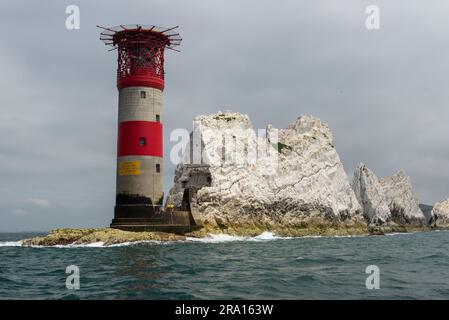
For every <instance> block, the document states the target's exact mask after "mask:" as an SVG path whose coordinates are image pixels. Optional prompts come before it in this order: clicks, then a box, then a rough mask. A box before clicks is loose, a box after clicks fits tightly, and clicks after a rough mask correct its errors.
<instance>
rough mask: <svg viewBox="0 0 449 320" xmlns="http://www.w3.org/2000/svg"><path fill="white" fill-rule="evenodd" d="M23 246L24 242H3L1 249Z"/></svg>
mask: <svg viewBox="0 0 449 320" xmlns="http://www.w3.org/2000/svg"><path fill="white" fill-rule="evenodd" d="M20 246H22V241H2V242H0V247H20Z"/></svg>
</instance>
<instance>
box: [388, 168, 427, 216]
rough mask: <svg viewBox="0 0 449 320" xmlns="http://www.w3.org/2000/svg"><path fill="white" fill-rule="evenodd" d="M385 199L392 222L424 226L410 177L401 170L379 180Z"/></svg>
mask: <svg viewBox="0 0 449 320" xmlns="http://www.w3.org/2000/svg"><path fill="white" fill-rule="evenodd" d="M380 184H381V185H382V188H383V189H384V192H385V195H386V197H387V202H388V207H389V208H390V212H391V217H392V220H393V221H395V222H396V223H398V224H404V225H406V224H412V225H425V224H426V218H425V216H424V213H423V212H422V211H421V209H420V208H419V202H418V198H417V197H416V195H415V193H414V192H413V187H412V182H411V180H410V177H409V176H407V175H406V174H405V172H404V171H403V170H401V171H398V172H397V173H395V174H394V175H392V176H389V177H385V178H382V179H380Z"/></svg>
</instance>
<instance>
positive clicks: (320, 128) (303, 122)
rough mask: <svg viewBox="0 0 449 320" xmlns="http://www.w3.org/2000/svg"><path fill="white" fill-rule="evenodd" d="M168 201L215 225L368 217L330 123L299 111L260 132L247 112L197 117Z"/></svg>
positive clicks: (354, 221)
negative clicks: (280, 125) (285, 124)
mask: <svg viewBox="0 0 449 320" xmlns="http://www.w3.org/2000/svg"><path fill="white" fill-rule="evenodd" d="M174 182H175V184H174V186H173V188H172V189H171V190H170V194H169V197H168V200H167V203H168V204H170V205H174V206H175V207H177V208H181V209H191V210H192V214H193V216H194V218H195V221H197V222H199V223H202V224H204V225H212V226H218V227H224V228H227V227H233V226H248V227H251V226H265V227H267V228H272V229H273V228H276V227H279V226H282V227H285V228H307V227H308V226H310V225H315V226H316V225H319V226H323V225H332V226H336V225H338V226H345V228H346V227H350V226H355V225H359V224H362V223H364V221H363V216H362V214H361V207H360V205H359V203H358V201H357V198H356V196H355V194H354V192H353V191H352V188H351V186H350V184H349V182H348V179H347V176H346V173H345V171H344V169H343V165H342V163H341V161H340V158H339V156H338V154H337V152H336V150H335V148H334V146H333V145H332V134H331V132H330V130H329V128H328V126H327V125H326V124H324V123H322V122H321V121H320V120H319V119H317V118H314V117H311V116H301V117H299V118H298V119H297V120H296V121H294V122H293V123H292V124H291V125H290V126H289V127H288V128H286V129H281V130H277V129H275V128H273V127H271V126H268V127H267V130H266V136H264V137H260V136H258V135H257V134H256V132H255V131H254V130H253V128H252V124H251V121H250V119H249V117H248V116H247V115H244V114H240V113H232V112H226V113H221V112H219V113H217V114H212V115H201V116H198V117H196V118H195V120H194V128H193V131H192V134H191V142H190V143H189V144H188V145H187V147H186V149H185V152H184V157H183V160H182V162H181V163H180V164H178V166H177V168H176V172H175V181H174Z"/></svg>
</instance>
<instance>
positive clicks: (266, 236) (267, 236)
mask: <svg viewBox="0 0 449 320" xmlns="http://www.w3.org/2000/svg"><path fill="white" fill-rule="evenodd" d="M286 239H293V238H292V237H280V236H276V235H275V234H274V233H272V232H267V231H266V232H263V233H261V234H259V235H258V236H255V237H248V236H231V235H228V234H210V235H207V236H205V237H204V238H191V237H188V238H187V239H186V241H189V242H203V243H222V242H233V241H272V240H286Z"/></svg>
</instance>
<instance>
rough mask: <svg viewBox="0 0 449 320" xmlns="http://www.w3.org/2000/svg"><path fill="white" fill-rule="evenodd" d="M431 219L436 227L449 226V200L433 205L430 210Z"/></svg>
mask: <svg viewBox="0 0 449 320" xmlns="http://www.w3.org/2000/svg"><path fill="white" fill-rule="evenodd" d="M432 218H433V220H434V221H435V223H436V226H437V227H441V226H445V227H448V226H449V198H448V199H447V200H445V201H443V202H437V203H436V204H435V206H434V207H433V209H432Z"/></svg>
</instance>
